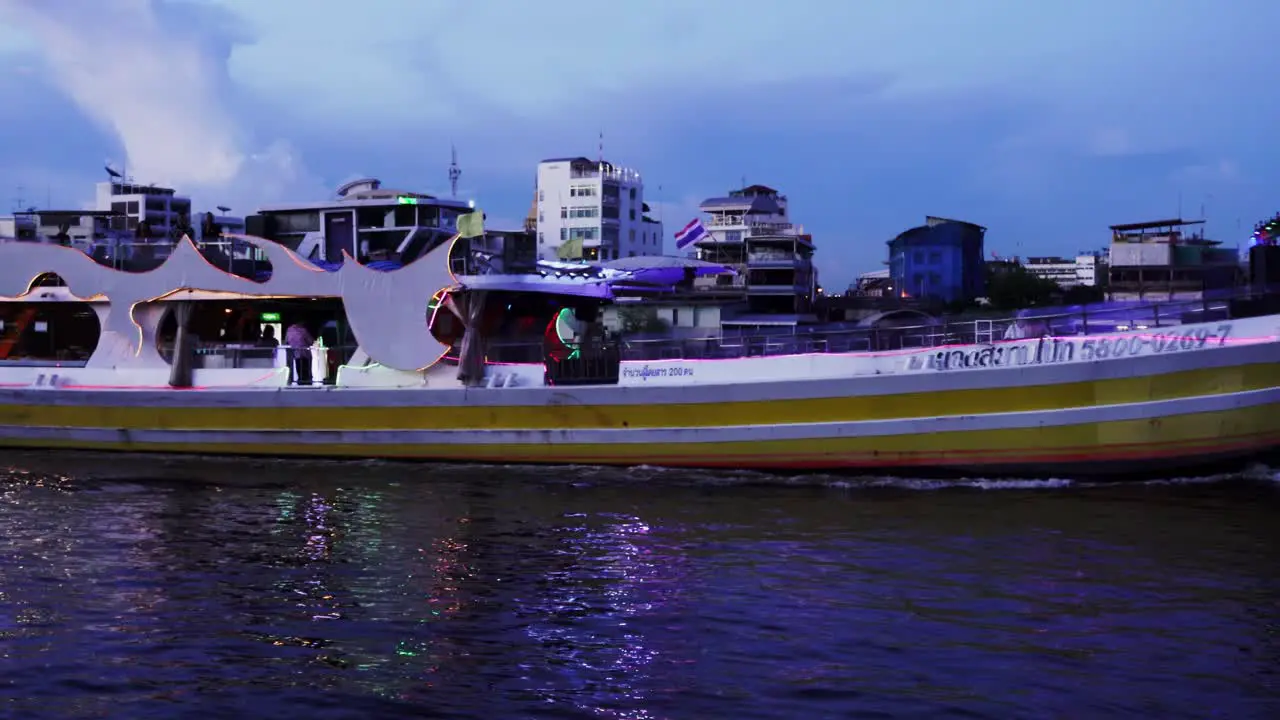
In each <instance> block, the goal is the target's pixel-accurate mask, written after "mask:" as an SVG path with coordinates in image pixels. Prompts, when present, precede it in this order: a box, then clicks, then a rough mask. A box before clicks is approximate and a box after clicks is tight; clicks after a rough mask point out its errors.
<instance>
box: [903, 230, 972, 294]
mask: <svg viewBox="0 0 1280 720" xmlns="http://www.w3.org/2000/svg"><path fill="white" fill-rule="evenodd" d="M986 233H987V229H986V228H985V227H982V226H981V225H975V224H973V223H970V222H965V221H962V220H951V219H948V218H940V217H933V216H929V217H926V218H925V224H924V225H921V226H919V227H914V228H911V229H910V230H907V231H906V232H904V233H902V234H900V235H898V236H897V237H895V238H894V239H892V240H890V241H889V275H890V277H891V278H892V282H891V286H892V287H893V292H894V293H895V294H896V295H897V296H898V297H900V298H917V299H926V298H932V299H935V300H939V301H942V302H961V301H968V300H973V299H975V298H979V297H982V296H983V295H984V293H985V289H986V276H985V272H986V264H985V262H984V260H983V249H982V246H983V240H984V238H985V236H986Z"/></svg>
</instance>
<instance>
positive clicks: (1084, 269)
mask: <svg viewBox="0 0 1280 720" xmlns="http://www.w3.org/2000/svg"><path fill="white" fill-rule="evenodd" d="M1099 255H1100V253H1081V254H1079V255H1077V256H1076V257H1075V259H1074V260H1071V259H1068V258H1062V257H1031V258H1027V261H1026V263H1024V265H1023V267H1025V268H1026V269H1027V272H1029V273H1031V274H1032V275H1035V276H1036V277H1039V278H1042V279H1044V280H1049V281H1052V282H1055V283H1057V284H1058V286H1059V287H1062V288H1071V287H1078V286H1081V285H1083V286H1086V287H1094V286H1096V285H1097V284H1098V279H1099V278H1098V272H1099V268H1101V269H1102V271H1103V272H1105V271H1106V266H1105V263H1103V262H1102V261H1101V258H1100V257H1099Z"/></svg>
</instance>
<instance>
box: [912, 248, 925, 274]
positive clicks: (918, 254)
mask: <svg viewBox="0 0 1280 720" xmlns="http://www.w3.org/2000/svg"><path fill="white" fill-rule="evenodd" d="M911 260H912V261H913V262H915V263H916V264H917V265H923V264H924V251H923V250H917V251H915V254H913V255H912V256H911ZM917 277H918V276H917Z"/></svg>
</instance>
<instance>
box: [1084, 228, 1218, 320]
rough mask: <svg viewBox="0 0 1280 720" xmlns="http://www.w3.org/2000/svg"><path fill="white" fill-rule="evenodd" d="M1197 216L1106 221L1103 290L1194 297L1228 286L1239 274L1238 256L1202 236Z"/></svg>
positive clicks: (1142, 296)
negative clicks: (1108, 227) (1108, 232)
mask: <svg viewBox="0 0 1280 720" xmlns="http://www.w3.org/2000/svg"><path fill="white" fill-rule="evenodd" d="M1203 224H1204V221H1203V220H1182V219H1173V220H1156V221H1154V222H1141V223H1130V224H1125V225H1112V226H1111V252H1110V269H1109V275H1110V277H1109V283H1108V291H1109V292H1110V294H1111V297H1112V299H1115V300H1127V299H1136V300H1146V299H1195V298H1199V297H1201V296H1203V294H1204V293H1205V292H1212V291H1230V290H1231V289H1233V288H1235V287H1236V286H1237V285H1238V284H1239V283H1240V282H1241V281H1242V279H1243V272H1242V270H1241V268H1240V260H1239V256H1238V254H1237V253H1236V251H1235V250H1233V249H1226V248H1221V247H1218V246H1219V245H1221V244H1222V243H1220V242H1218V241H1216V240H1208V239H1206V238H1205V236H1204V230H1203V228H1199V229H1197V230H1196V231H1194V232H1189V231H1188V230H1187V228H1189V227H1192V226H1197V225H1200V226H1202V225H1203Z"/></svg>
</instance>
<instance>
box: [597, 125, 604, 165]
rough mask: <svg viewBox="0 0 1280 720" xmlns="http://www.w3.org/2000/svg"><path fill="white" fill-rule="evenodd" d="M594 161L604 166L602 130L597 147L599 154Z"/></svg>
mask: <svg viewBox="0 0 1280 720" xmlns="http://www.w3.org/2000/svg"><path fill="white" fill-rule="evenodd" d="M596 160H597V161H598V162H599V163H600V164H602V165H603V164H604V130H601V131H600V147H599V154H598V155H596Z"/></svg>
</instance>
